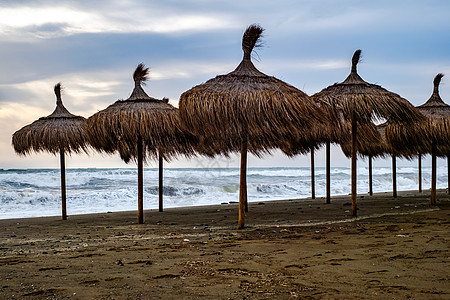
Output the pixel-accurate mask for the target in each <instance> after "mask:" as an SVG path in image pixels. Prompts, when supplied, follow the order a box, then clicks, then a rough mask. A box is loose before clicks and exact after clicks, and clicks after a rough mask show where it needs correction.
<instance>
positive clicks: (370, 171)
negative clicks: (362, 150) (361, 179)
mask: <svg viewBox="0 0 450 300" xmlns="http://www.w3.org/2000/svg"><path fill="white" fill-rule="evenodd" d="M369 195H370V196H372V195H373V184H372V155H369Z"/></svg>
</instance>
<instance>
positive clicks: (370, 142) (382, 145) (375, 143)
mask: <svg viewBox="0 0 450 300" xmlns="http://www.w3.org/2000/svg"><path fill="white" fill-rule="evenodd" d="M385 128H386V125H385V123H383V124H380V125H378V126H376V125H375V124H373V123H369V124H360V123H359V124H358V130H357V138H356V151H357V153H358V155H359V156H361V157H368V156H371V157H374V158H375V157H380V158H385V157H386V156H387V155H388V154H390V153H391V150H390V148H389V145H388V144H387V143H386V139H385V133H384V131H385ZM341 149H342V152H343V153H344V155H345V156H346V157H348V158H350V157H351V156H352V154H351V152H352V149H351V142H350V141H349V140H346V142H344V143H341Z"/></svg>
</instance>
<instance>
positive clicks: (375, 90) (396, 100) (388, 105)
mask: <svg viewBox="0 0 450 300" xmlns="http://www.w3.org/2000/svg"><path fill="white" fill-rule="evenodd" d="M360 56H361V50H356V51H355V53H354V55H353V58H352V69H351V73H350V75H349V76H348V77H347V78H346V79H345V80H344V81H343V82H342V83H336V84H333V85H331V86H329V87H327V88H325V89H323V90H322V91H320V92H318V93H316V94H315V95H313V96H312V98H313V99H315V100H316V101H318V100H322V101H324V102H326V103H330V104H335V105H337V106H339V107H340V108H341V109H342V111H343V113H344V116H345V117H346V118H347V119H350V117H351V116H352V115H353V114H354V115H355V117H356V119H357V120H360V121H363V120H364V121H365V122H368V121H371V120H372V119H373V118H376V119H388V120H390V121H394V122H395V121H398V122H411V121H414V120H418V119H421V118H423V117H422V115H421V114H420V113H419V112H418V111H417V110H416V109H415V108H414V106H413V105H412V104H411V103H409V102H408V101H407V100H406V99H404V98H402V97H400V96H399V95H397V94H395V93H392V92H390V91H388V90H386V89H384V88H382V87H381V86H379V85H375V84H370V83H367V82H366V81H364V80H363V79H362V78H361V77H360V76H359V75H358V73H357V65H358V62H359V60H360Z"/></svg>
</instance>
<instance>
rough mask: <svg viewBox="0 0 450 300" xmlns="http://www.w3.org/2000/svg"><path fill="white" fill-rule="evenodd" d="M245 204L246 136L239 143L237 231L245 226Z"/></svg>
mask: <svg viewBox="0 0 450 300" xmlns="http://www.w3.org/2000/svg"><path fill="white" fill-rule="evenodd" d="M246 203H247V136H245V137H244V138H243V139H242V141H241V177H240V184H239V219H238V229H242V228H244V226H245V206H246Z"/></svg>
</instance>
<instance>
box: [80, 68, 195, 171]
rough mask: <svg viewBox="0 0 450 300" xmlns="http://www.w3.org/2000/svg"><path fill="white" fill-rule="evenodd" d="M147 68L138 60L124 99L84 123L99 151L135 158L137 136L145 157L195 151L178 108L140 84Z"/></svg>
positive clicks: (150, 157)
mask: <svg viewBox="0 0 450 300" xmlns="http://www.w3.org/2000/svg"><path fill="white" fill-rule="evenodd" d="M147 75H148V68H145V66H144V65H143V64H139V65H138V67H137V68H136V71H135V72H134V74H133V78H134V80H135V88H134V90H133V92H132V94H131V95H130V97H129V98H128V99H126V100H118V101H116V102H115V103H114V104H112V105H110V106H109V107H107V108H106V109H104V110H101V111H99V112H97V113H96V114H94V115H92V116H91V117H90V118H88V120H87V121H86V123H85V129H86V132H87V134H88V141H89V144H90V145H91V146H92V147H93V148H94V149H96V150H97V151H99V152H104V153H108V154H112V153H114V152H116V151H117V152H119V154H120V157H121V158H122V159H123V160H124V161H125V162H127V163H128V162H130V161H132V160H133V161H135V160H136V159H137V155H138V151H137V140H138V138H139V137H140V138H142V141H143V144H144V161H147V160H149V159H152V160H155V159H158V157H159V155H161V156H162V157H163V158H164V159H165V160H170V159H172V158H173V157H174V156H176V155H180V154H182V155H185V156H187V157H190V156H192V155H193V154H194V149H193V146H192V145H193V143H194V142H195V140H196V139H195V138H194V137H193V136H192V135H190V134H188V133H186V132H185V131H184V130H183V128H182V126H181V121H180V118H179V114H178V110H177V109H176V108H175V107H173V106H172V105H170V104H168V103H167V102H168V101H167V100H168V99H163V100H159V99H155V98H152V97H149V96H148V95H147V94H146V93H145V92H144V90H143V89H142V87H141V84H142V83H143V82H144V81H145V80H147Z"/></svg>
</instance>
